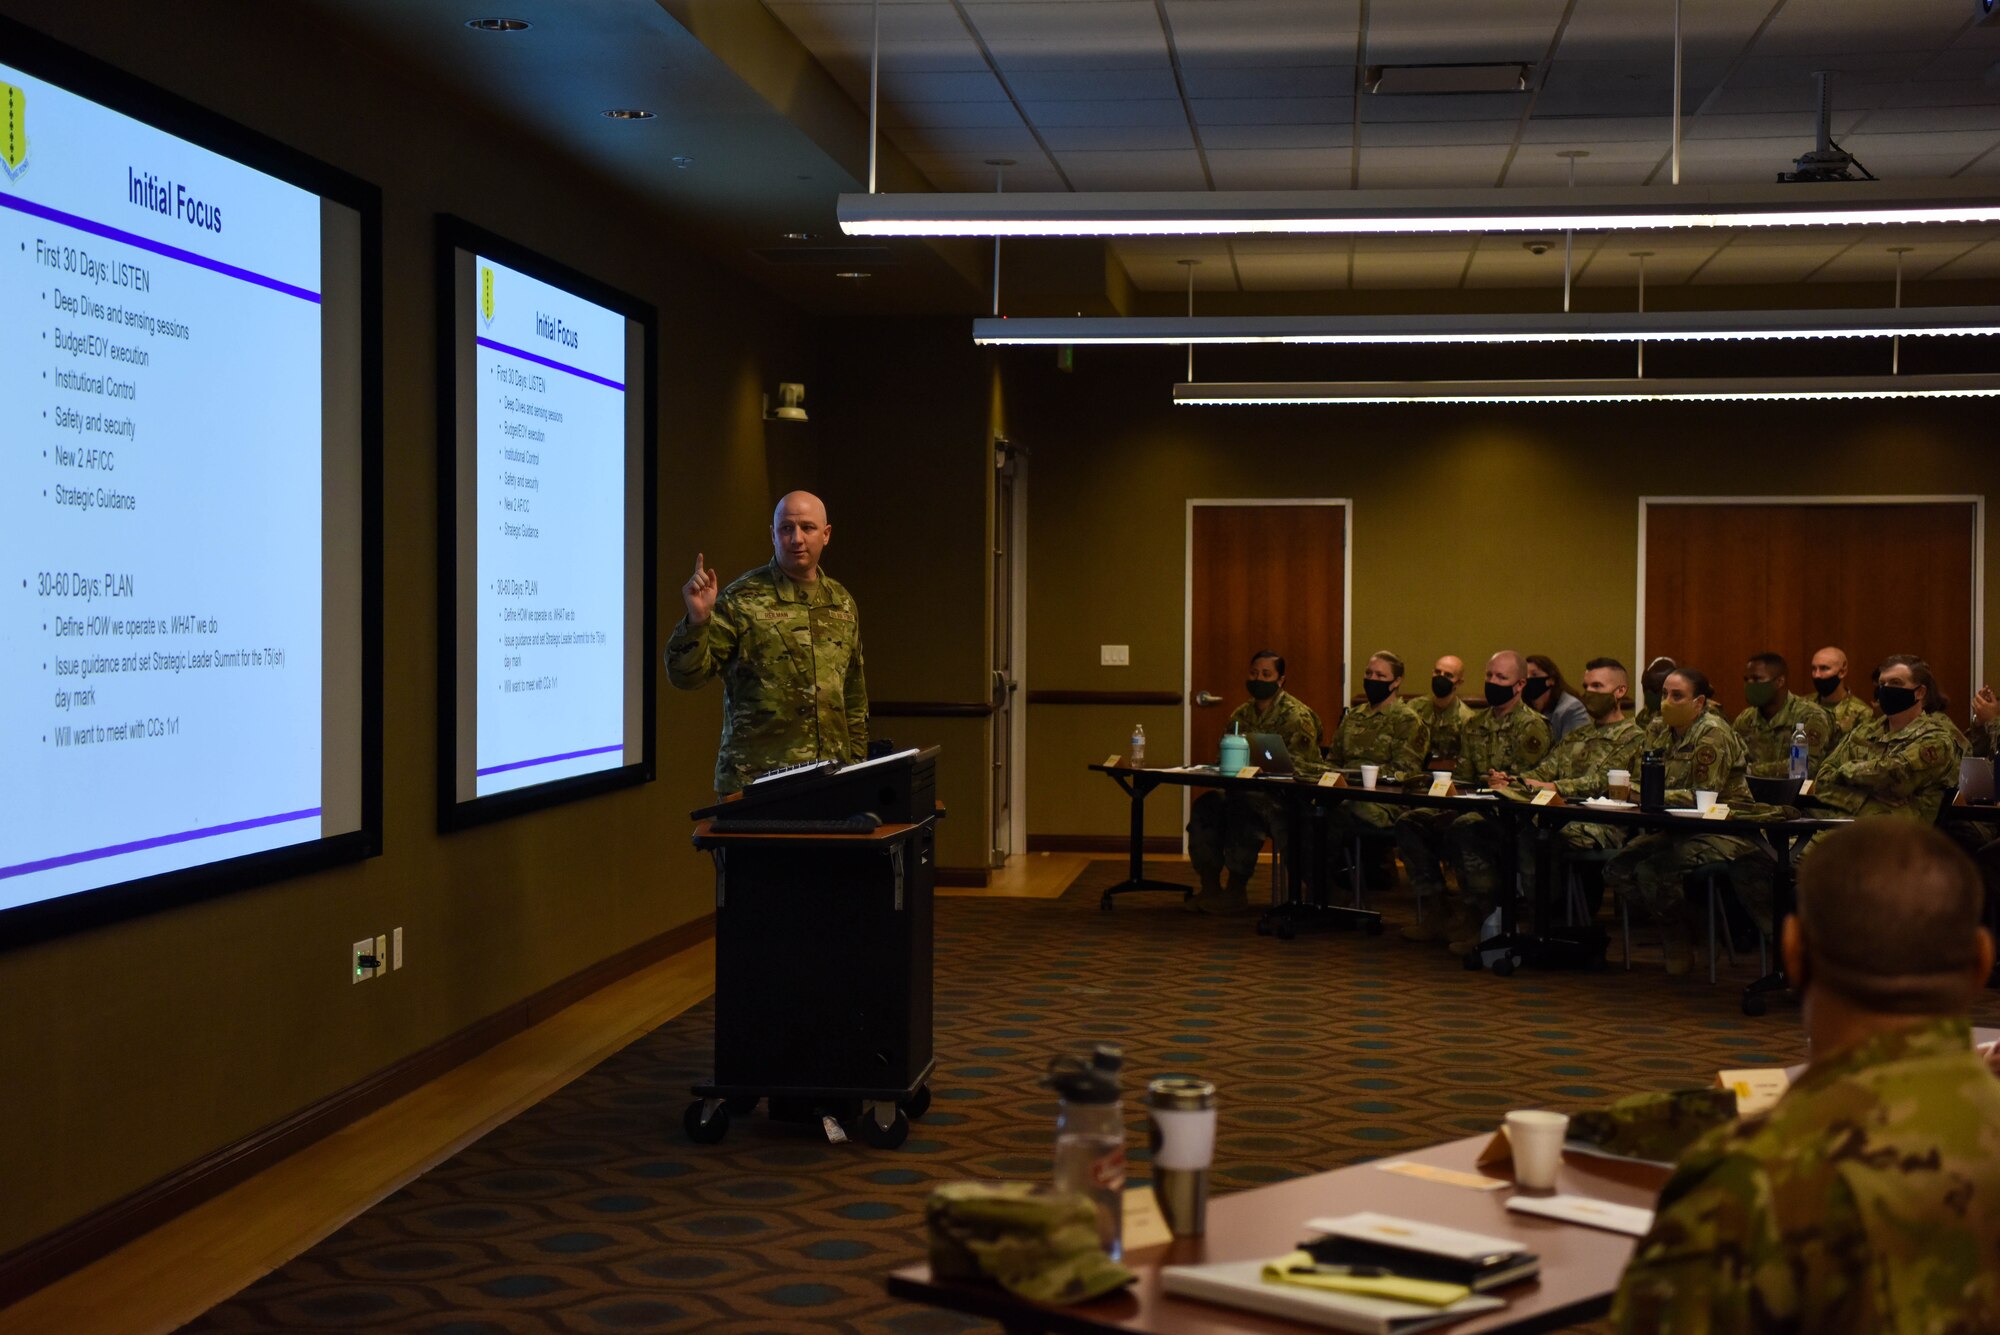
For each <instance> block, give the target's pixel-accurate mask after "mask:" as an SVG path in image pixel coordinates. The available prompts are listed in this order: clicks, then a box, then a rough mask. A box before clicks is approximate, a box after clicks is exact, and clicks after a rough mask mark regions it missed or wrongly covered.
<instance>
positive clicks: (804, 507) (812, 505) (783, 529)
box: [771, 491, 833, 584]
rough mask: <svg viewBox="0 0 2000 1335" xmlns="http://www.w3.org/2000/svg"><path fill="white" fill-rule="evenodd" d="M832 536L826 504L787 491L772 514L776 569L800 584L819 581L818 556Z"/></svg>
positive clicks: (773, 549) (799, 493)
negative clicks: (827, 518)
mask: <svg viewBox="0 0 2000 1335" xmlns="http://www.w3.org/2000/svg"><path fill="white" fill-rule="evenodd" d="M832 536H833V525H831V524H829V523H827V521H826V502H824V501H822V500H821V499H820V498H819V497H817V496H815V495H813V494H812V493H811V492H809V491H788V492H786V493H785V494H784V495H783V496H781V497H779V498H778V508H777V509H776V510H774V511H773V512H772V514H771V551H772V554H773V555H775V556H776V557H777V561H778V568H779V569H780V570H782V571H784V572H785V573H786V574H787V575H790V576H791V577H792V578H793V579H795V580H797V581H798V582H799V583H801V584H810V583H812V582H813V581H814V580H816V579H818V578H819V557H820V553H821V552H823V551H825V550H826V544H827V540H828V539H830V538H831V537H832Z"/></svg>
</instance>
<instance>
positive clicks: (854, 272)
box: [834, 269, 875, 279]
mask: <svg viewBox="0 0 2000 1335" xmlns="http://www.w3.org/2000/svg"><path fill="white" fill-rule="evenodd" d="M874 276H875V275H874V274H871V273H869V272H868V271H867V270H865V269H842V270H841V271H840V272H839V273H837V274H835V275H834V277H835V278H857V279H858V278H873V277H874Z"/></svg>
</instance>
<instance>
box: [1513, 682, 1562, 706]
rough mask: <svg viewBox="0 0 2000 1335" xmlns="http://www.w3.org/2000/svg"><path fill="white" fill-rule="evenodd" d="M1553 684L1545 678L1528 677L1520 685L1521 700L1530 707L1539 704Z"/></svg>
mask: <svg viewBox="0 0 2000 1335" xmlns="http://www.w3.org/2000/svg"><path fill="white" fill-rule="evenodd" d="M1554 684H1555V683H1553V682H1551V681H1550V680H1549V679H1548V678H1547V677H1530V678H1528V679H1527V680H1526V681H1524V682H1522V683H1521V698H1522V699H1523V700H1526V701H1527V702H1528V703H1529V704H1531V705H1534V704H1540V703H1541V700H1542V697H1543V696H1545V695H1547V694H1548V693H1549V687H1550V686H1552V685H1554Z"/></svg>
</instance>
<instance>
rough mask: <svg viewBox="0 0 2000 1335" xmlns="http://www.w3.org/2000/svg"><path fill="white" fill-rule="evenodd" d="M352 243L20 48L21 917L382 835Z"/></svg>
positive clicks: (4, 788) (11, 487)
mask: <svg viewBox="0 0 2000 1335" xmlns="http://www.w3.org/2000/svg"><path fill="white" fill-rule="evenodd" d="M358 235H359V224H358V219H357V216H356V215H355V214H354V213H353V211H352V210H349V209H346V208H344V207H342V206H339V205H335V204H332V203H330V202H329V201H327V200H325V199H323V198H322V196H321V195H320V194H319V193H318V192H316V191H313V190H308V189H303V188H301V187H299V186H297V185H294V184H291V183H288V182H287V181H285V180H282V179H280V178H278V177H276V176H272V175H268V174H266V173H265V172H263V171H260V170H257V169H255V168H253V167H251V166H249V165H246V164H245V163H243V162H240V161H237V160H234V159H232V158H231V157H228V156H224V155H223V154H221V153H218V152H214V151H211V150H210V149H208V148H205V147H201V146H199V145H197V144H195V143H192V142H189V141H188V140H186V139H182V138H177V137H175V136H174V135H171V134H168V133H165V132H163V131H161V130H159V129H156V128H154V127H153V126H151V125H149V124H147V123H144V122H142V121H141V120H138V119H134V118H133V117H131V116H128V115H125V114H122V113H121V112H119V111H115V110H112V109H111V108H110V107H108V106H105V105H102V104H100V103H97V102H94V101H91V100H88V99H86V98H84V97H82V96H79V95H77V94H75V93H73V92H70V91H67V90H66V89H65V88H63V87H60V86H57V85H56V84H54V83H51V82H48V81H45V80H44V79H41V78H37V77H35V76H34V75H32V74H30V73H29V72H27V71H26V70H24V69H19V68H15V67H13V66H11V65H7V64H0V437H4V439H5V441H6V448H5V451H4V453H0V737H4V743H0V758H4V763H0V811H4V812H5V813H6V815H5V818H4V819H0V912H4V911H6V910H9V909H14V908H18V907H21V906H24V905H32V904H39V903H44V902H46V901H50V900H54V899H58V898H61V897H65V896H73V895H77V894H79V893H81V892H86V891H91V890H97V889H100V888H103V887H107V886H112V885H117V884H121V883H126V882H133V881H138V880H142V879H145V878H151V877H158V876H161V875H163V874H166V873H172V872H177V871H182V870H185V869H189V868H194V867H199V866H204V865H207V864H211V863H218V862H222V861H225V860H228V859H234V858H240V857H243V856H245V855H250V854H256V853H261V852H265V851H268V850H272V849H277V848H283V847H287V846H291V845H298V844H306V843H312V842H315V841H319V840H321V839H322V838H323V837H325V836H327V835H328V834H330V833H340V832H347V831H352V830H354V829H357V828H358V827H359V824H360V807H361V799H360V791H359V777H358V775H359V764H358V760H357V758H356V757H357V754H358V741H357V739H356V736H355V734H357V733H358V731H359V726H360V725H359V715H360V706H359V702H358V697H357V696H356V695H355V691H356V690H358V685H357V683H358V681H359V671H358V667H357V666H356V664H357V663H358V657H357V656H358V653H359V646H358V645H356V644H354V643H352V641H353V639H354V637H355V636H356V634H357V632H358V628H359V623H358V613H357V610H356V609H357V600H358V587H359V579H360V575H359V571H358V562H349V561H346V560H343V561H341V562H340V563H339V565H340V569H339V571H338V572H337V574H338V579H339V581H340V584H341V588H340V590H339V591H338V592H336V593H335V594H334V595H333V596H332V597H331V598H330V597H329V594H328V575H329V570H328V552H329V550H330V549H334V550H339V551H343V552H348V553H351V552H353V551H355V550H357V549H358V542H357V541H356V539H355V538H354V536H353V535H352V534H351V533H346V534H341V535H337V536H333V537H331V538H330V535H329V534H328V532H327V528H328V524H329V510H328V504H327V497H326V484H327V481H328V479H329V477H338V478H340V479H343V480H344V481H347V482H352V481H353V480H354V479H356V478H357V477H358V472H357V471H356V470H357V463H356V460H357V457H358V452H359V441H358V428H355V427H354V426H353V424H355V423H358V421H359V420H360V406H359V403H358V390H356V389H354V388H353V383H354V382H355V381H356V380H357V377H356V376H355V375H354V364H355V362H356V361H357V360H358V358H359V355H360V354H359V347H358V333H357V332H356V331H358V324H359V322H358V319H357V317H356V301H357V296H356V287H357V285H358V280H357V274H358V268H357V266H358V260H357V258H356V247H357V244H358ZM330 245H331V246H332V247H334V248H336V249H338V250H339V251H341V252H342V253H341V255H340V256H338V257H336V258H335V259H334V260H333V261H332V262H331V263H329V259H328V248H329V246H330ZM330 269H331V270H332V272H334V273H336V274H338V275H339V278H340V284H341V286H342V288H343V289H344V291H343V292H342V293H341V294H339V295H336V296H334V297H332V298H331V299H330V298H329V295H328V293H327V291H326V288H327V280H328V277H329V270H330ZM329 320H331V321H332V322H333V328H334V330H335V334H334V336H333V337H332V338H329ZM335 345H338V346H337V347H336V346H335ZM336 366H338V367H339V368H340V369H341V372H342V374H344V376H345V377H346V379H347V380H348V382H349V385H348V387H346V388H345V389H343V390H342V391H341V392H340V395H339V397H342V398H343V399H344V400H345V402H344V403H343V404H342V405H341V406H339V407H337V408H335V407H331V406H330V405H329V398H330V397H332V396H330V395H329V392H328V374H329V371H330V369H333V368H335V367H336ZM330 423H331V424H337V425H338V428H339V434H340V435H341V439H340V440H339V441H337V442H335V443H334V444H333V446H332V447H331V449H330V447H329V441H328V430H329V425H330ZM357 506H358V491H357V490H355V488H353V487H346V488H344V489H343V494H342V496H341V497H340V498H339V504H338V506H337V507H336V513H337V514H338V516H339V517H340V519H341V522H343V523H352V522H354V519H355V513H356V510H357ZM330 612H337V613H338V615H337V616H330ZM330 634H337V635H340V636H343V637H344V642H343V643H342V644H340V645H339V646H338V647H337V649H336V650H335V652H334V654H333V655H332V657H334V658H335V659H338V660H339V662H338V663H337V664H336V665H335V666H333V667H332V668H331V669H329V661H328V660H329V652H328V651H329V645H328V638H329V635H330ZM329 671H331V672H332V675H333V678H334V682H333V686H332V689H331V691H330V690H329ZM330 716H331V717H335V718H337V719H339V720H340V721H341V729H342V731H343V736H342V737H341V738H339V739H338V740H336V741H333V742H332V743H331V744H329V738H328V735H327V733H328V728H327V724H328V719H329V717H330Z"/></svg>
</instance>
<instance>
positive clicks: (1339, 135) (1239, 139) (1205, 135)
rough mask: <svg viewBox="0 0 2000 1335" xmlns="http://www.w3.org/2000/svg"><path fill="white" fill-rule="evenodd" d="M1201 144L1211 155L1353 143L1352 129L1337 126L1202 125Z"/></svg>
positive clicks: (1344, 145) (1340, 145)
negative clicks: (1248, 150)
mask: <svg viewBox="0 0 2000 1335" xmlns="http://www.w3.org/2000/svg"><path fill="white" fill-rule="evenodd" d="M1201 142H1202V144H1203V145H1204V146H1205V147H1207V148H1208V149H1209V150H1210V151H1211V152H1214V151H1220V150H1224V149H1232V148H1339V149H1345V148H1346V147H1347V146H1348V145H1349V144H1351V143H1353V142H1354V127H1353V126H1352V125H1350V124H1349V123H1348V122H1346V121H1342V122H1340V123H1339V124H1337V125H1216V124H1214V123H1212V122H1202V123H1201Z"/></svg>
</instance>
